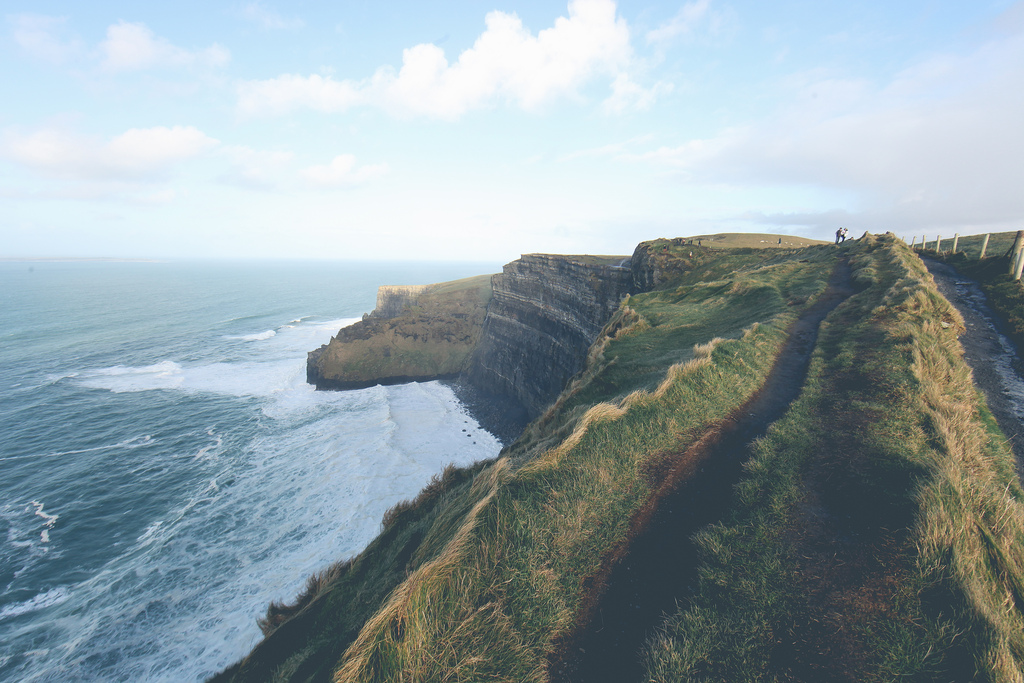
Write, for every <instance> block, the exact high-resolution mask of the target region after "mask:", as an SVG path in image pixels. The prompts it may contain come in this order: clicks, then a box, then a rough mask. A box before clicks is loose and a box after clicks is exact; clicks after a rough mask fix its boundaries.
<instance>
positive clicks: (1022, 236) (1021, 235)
mask: <svg viewBox="0 0 1024 683" xmlns="http://www.w3.org/2000/svg"><path fill="white" fill-rule="evenodd" d="M1022 248H1024V230H1018V231H1017V236H1016V237H1014V238H1013V246H1012V247H1010V275H1013V276H1014V277H1016V276H1017V272H1016V271H1017V259H1018V258H1019V257H1020V250H1021V249H1022Z"/></svg>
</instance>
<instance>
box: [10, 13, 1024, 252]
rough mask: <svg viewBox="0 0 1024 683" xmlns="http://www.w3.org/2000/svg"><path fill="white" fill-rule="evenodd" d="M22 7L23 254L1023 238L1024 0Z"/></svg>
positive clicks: (14, 196) (18, 223) (13, 112)
mask: <svg viewBox="0 0 1024 683" xmlns="http://www.w3.org/2000/svg"><path fill="white" fill-rule="evenodd" d="M4 11H5V15H4V16H3V21H4V24H3V27H2V34H0V63H2V72H0V73H2V79H3V80H2V91H3V93H4V96H3V98H2V101H3V104H2V105H0V257H47V256H79V257H142V258H147V257H148V258H161V257H217V258H220V257H238V258H272V257H281V258H332V259H334V258H337V259H353V258H354V259H458V260H494V261H507V260H511V259H513V258H516V257H517V256H518V255H519V254H520V253H528V252H558V253H629V252H631V251H632V249H633V247H634V246H635V245H636V243H637V242H639V241H641V240H644V239H652V238H655V237H662V236H664V237H672V236H681V235H695V234H706V233H712V232H779V233H786V234H796V235H802V236H806V237H815V238H820V239H829V238H830V235H831V234H832V233H833V232H834V230H835V229H836V227H838V226H840V225H844V226H846V227H849V228H850V229H851V231H852V232H854V233H855V234H859V233H861V232H863V231H864V230H868V231H871V232H881V231H885V230H892V231H893V232H896V233H897V234H900V235H906V236H908V237H909V236H910V235H915V234H916V235H922V234H925V233H927V234H928V235H929V239H933V238H934V236H935V235H936V234H942V235H943V236H947V235H948V236H952V234H953V233H954V232H959V233H961V234H973V233H980V232H988V231H1001V230H1016V229H1021V228H1024V190H1022V181H1024V2H1009V1H1006V0H998V1H986V0H979V1H977V2H969V3H968V2H960V1H957V2H952V1H946V2H934V1H932V2H928V1H924V0H903V1H902V2H898V3H894V2H891V1H886V2H860V3H850V2H834V1H832V0H815V1H813V2H812V1H804V0H777V1H775V2H772V3H764V2H754V1H746V0H734V1H726V0H693V1H691V2H682V3H680V2H644V1H637V2H634V1H622V2H618V3H616V2H613V1H612V0H574V1H573V2H570V3H568V4H566V3H564V2H525V1H522V0H489V1H488V2H477V1H475V0H473V1H465V2H444V3H439V2H433V1H429V0H421V1H420V2H390V3H379V2H369V1H359V2H319V1H317V2H314V1H305V2H303V1H295V2H290V3H283V2H271V1H269V0H268V1H265V2H244V1H243V2H228V3H221V2H203V3H199V2H189V1H184V2H175V3H147V2H141V3H140V2H137V1H135V2H102V1H96V2H89V3H81V2H48V1H46V0H33V1H32V2H23V1H21V0H8V2H6V3H4Z"/></svg>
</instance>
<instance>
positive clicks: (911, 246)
mask: <svg viewBox="0 0 1024 683" xmlns="http://www.w3.org/2000/svg"><path fill="white" fill-rule="evenodd" d="M915 244H917V235H914V239H912V240H910V248H911V250H913V248H914V245H915Z"/></svg>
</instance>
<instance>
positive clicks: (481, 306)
mask: <svg viewBox="0 0 1024 683" xmlns="http://www.w3.org/2000/svg"><path fill="white" fill-rule="evenodd" d="M490 298H491V288H490V276H488V275H481V276H477V277H472V278H466V279H464V280H455V281H454V282H446V283H441V284H434V285H415V286H386V287H380V288H379V289H378V290H377V308H375V309H374V311H373V313H371V314H370V315H368V316H364V318H363V320H361V321H359V322H357V323H355V324H353V325H350V326H348V327H344V328H342V329H341V330H339V331H338V334H337V335H336V336H334V337H332V338H331V341H330V342H328V343H327V344H325V345H323V346H321V347H320V348H319V349H316V350H315V351H311V352H310V353H309V356H308V358H307V361H306V379H307V381H308V382H309V383H310V384H314V385H315V386H316V388H317V389H360V388H363V387H369V386H374V385H375V384H398V383H402V382H412V381H425V380H431V379H439V378H444V377H449V378H452V377H455V376H457V375H458V374H459V373H460V372H461V371H462V370H463V369H464V368H465V366H466V362H467V361H468V359H469V357H470V354H471V352H472V351H473V349H474V348H476V345H477V342H478V341H479V339H480V332H481V330H482V328H483V322H484V316H485V315H486V312H487V303H488V302H489V301H490Z"/></svg>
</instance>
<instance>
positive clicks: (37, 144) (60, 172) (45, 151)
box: [2, 126, 220, 181]
mask: <svg viewBox="0 0 1024 683" xmlns="http://www.w3.org/2000/svg"><path fill="white" fill-rule="evenodd" d="M218 144H220V143H219V142H218V141H217V140H214V139H213V138H211V137H209V136H207V135H206V134H205V133H203V132H202V131H200V130H197V129H196V128H193V127H192V126H174V127H172V128H166V127H163V126H158V127H155V128H132V129H130V130H127V131H125V132H124V133H122V134H121V135H118V136H116V137H114V138H111V139H110V140H108V141H106V142H103V141H100V140H97V139H95V138H86V137H82V136H79V135H74V134H71V133H68V132H65V131H61V130H56V129H43V130H39V131H36V132H34V133H30V134H27V135H20V134H18V133H16V132H11V131H8V132H7V134H6V135H5V139H4V144H3V148H2V151H3V155H4V156H5V157H7V158H8V159H11V160H13V161H16V162H18V163H21V164H23V165H25V166H28V167H30V168H33V169H35V170H37V171H40V172H42V173H44V174H46V175H50V176H54V177H59V178H69V179H74V180H86V181H94V180H127V181H139V180H142V181H145V180H154V179H158V178H160V177H163V176H164V175H165V174H166V173H167V172H168V171H170V169H171V168H173V166H174V165H175V164H178V163H180V162H183V161H185V160H187V159H191V158H194V157H198V156H200V155H202V154H203V153H205V152H207V151H208V150H210V149H212V148H214V147H216V146H217V145H218Z"/></svg>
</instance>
